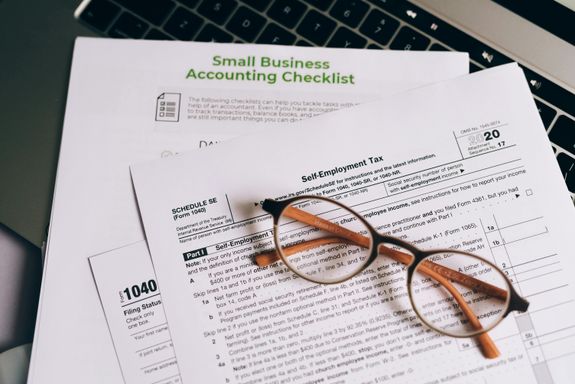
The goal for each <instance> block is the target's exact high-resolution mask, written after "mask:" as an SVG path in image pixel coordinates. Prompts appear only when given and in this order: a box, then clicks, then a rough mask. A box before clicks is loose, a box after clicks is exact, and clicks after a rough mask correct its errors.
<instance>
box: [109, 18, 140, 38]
mask: <svg viewBox="0 0 575 384" xmlns="http://www.w3.org/2000/svg"><path fill="white" fill-rule="evenodd" d="M147 30H148V23H146V22H145V21H144V20H142V19H140V18H137V17H136V16H133V15H131V14H129V13H125V12H124V13H122V14H121V15H120V17H119V18H118V20H116V22H115V23H114V25H112V27H111V28H110V30H109V31H108V35H110V36H111V37H128V38H133V39H139V38H140V37H142V36H143V35H144V32H146V31H147Z"/></svg>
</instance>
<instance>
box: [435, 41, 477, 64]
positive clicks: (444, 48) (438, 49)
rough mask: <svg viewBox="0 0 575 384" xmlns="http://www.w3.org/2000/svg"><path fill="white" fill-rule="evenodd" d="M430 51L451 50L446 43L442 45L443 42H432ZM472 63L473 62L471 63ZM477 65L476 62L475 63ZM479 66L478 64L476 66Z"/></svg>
mask: <svg viewBox="0 0 575 384" xmlns="http://www.w3.org/2000/svg"><path fill="white" fill-rule="evenodd" d="M429 50H430V51H437V52H442V51H449V50H450V49H449V48H447V47H446V46H445V45H441V44H437V43H434V44H431V47H429ZM470 64H471V63H470ZM473 65H475V64H473ZM476 67H477V66H476Z"/></svg>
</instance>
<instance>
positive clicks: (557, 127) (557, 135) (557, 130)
mask: <svg viewBox="0 0 575 384" xmlns="http://www.w3.org/2000/svg"><path fill="white" fill-rule="evenodd" d="M549 139H550V140H551V141H552V142H553V143H555V144H556V145H558V146H559V147H561V148H563V149H565V150H566V151H568V152H569V153H571V155H572V156H575V120H572V119H570V118H568V117H567V116H565V115H561V116H559V117H558V118H557V121H556V122H555V124H554V125H553V127H552V128H551V132H549Z"/></svg>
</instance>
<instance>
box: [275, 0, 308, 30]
mask: <svg viewBox="0 0 575 384" xmlns="http://www.w3.org/2000/svg"><path fill="white" fill-rule="evenodd" d="M306 9H307V7H306V5H305V4H303V3H302V2H300V1H299V0H276V1H274V2H273V5H272V6H271V8H270V10H269V11H268V16H269V17H271V18H272V19H274V20H275V21H277V22H278V23H280V24H282V25H284V26H286V27H288V28H293V27H295V26H296V24H297V23H298V22H299V21H300V19H301V17H302V16H303V14H304V13H305V11H306Z"/></svg>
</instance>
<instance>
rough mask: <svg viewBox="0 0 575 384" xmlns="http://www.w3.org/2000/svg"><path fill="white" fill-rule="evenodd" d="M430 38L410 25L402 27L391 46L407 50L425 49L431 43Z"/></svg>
mask: <svg viewBox="0 0 575 384" xmlns="http://www.w3.org/2000/svg"><path fill="white" fill-rule="evenodd" d="M429 42H430V40H429V39H428V38H427V37H425V36H423V35H422V34H421V33H418V32H415V31H414V30H413V29H411V28H409V27H401V29H400V30H399V33H398V34H397V36H395V39H393V41H392V42H391V45H390V46H389V48H391V49H397V50H405V51H423V50H425V48H427V46H428V45H429Z"/></svg>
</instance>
